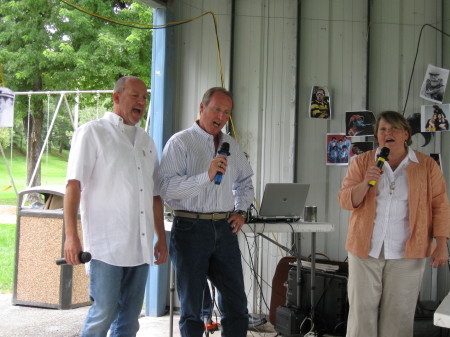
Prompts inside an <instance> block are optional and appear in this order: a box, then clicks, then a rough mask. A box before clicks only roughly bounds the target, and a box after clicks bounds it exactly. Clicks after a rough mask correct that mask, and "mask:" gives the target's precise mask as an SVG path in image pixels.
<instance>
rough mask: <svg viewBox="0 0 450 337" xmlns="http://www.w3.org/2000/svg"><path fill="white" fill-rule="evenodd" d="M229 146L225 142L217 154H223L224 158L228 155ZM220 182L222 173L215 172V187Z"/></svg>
mask: <svg viewBox="0 0 450 337" xmlns="http://www.w3.org/2000/svg"><path fill="white" fill-rule="evenodd" d="M229 151H230V144H228V143H227V142H223V143H222V146H221V147H220V149H219V152H218V154H223V155H225V156H229V155H230V152H229ZM221 181H222V173H221V172H217V173H216V176H215V177H214V183H215V184H216V185H220V183H221Z"/></svg>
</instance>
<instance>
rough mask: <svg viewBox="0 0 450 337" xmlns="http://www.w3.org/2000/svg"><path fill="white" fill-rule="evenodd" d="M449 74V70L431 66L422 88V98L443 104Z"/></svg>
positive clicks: (428, 68)
mask: <svg viewBox="0 0 450 337" xmlns="http://www.w3.org/2000/svg"><path fill="white" fill-rule="evenodd" d="M448 74H449V70H448V69H444V68H439V67H436V66H433V65H431V64H429V65H428V67H427V72H426V73H425V78H424V80H423V83H422V87H421V88H420V97H422V98H423V99H426V100H428V101H431V102H434V103H442V100H443V99H444V93H445V88H446V86H447V80H448Z"/></svg>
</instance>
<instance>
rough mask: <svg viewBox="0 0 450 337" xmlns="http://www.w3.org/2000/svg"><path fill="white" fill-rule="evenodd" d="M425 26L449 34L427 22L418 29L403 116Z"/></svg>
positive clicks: (445, 34)
mask: <svg viewBox="0 0 450 337" xmlns="http://www.w3.org/2000/svg"><path fill="white" fill-rule="evenodd" d="M427 26H428V27H430V28H433V29H435V30H437V31H438V32H440V33H441V34H442V35H444V36H447V37H450V34H448V33H446V32H444V31H443V30H440V29H439V28H436V27H435V26H433V25H430V24H428V23H426V24H424V25H423V26H422V28H421V29H420V33H419V40H418V41H417V48H416V55H415V56H414V63H413V67H412V70H411V76H410V78H409V84H408V92H407V93H406V101H405V105H404V107H403V116H404V115H405V111H406V106H407V105H408V98H409V92H410V90H411V83H412V78H413V75H414V68H415V67H416V61H417V55H418V54H419V46H420V39H421V38H422V32H423V30H424V28H425V27H427Z"/></svg>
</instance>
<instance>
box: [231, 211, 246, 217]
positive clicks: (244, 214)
mask: <svg viewBox="0 0 450 337" xmlns="http://www.w3.org/2000/svg"><path fill="white" fill-rule="evenodd" d="M234 213H239V214H240V215H242V216H243V217H244V219H247V211H242V210H236V211H234Z"/></svg>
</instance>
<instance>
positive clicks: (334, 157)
mask: <svg viewBox="0 0 450 337" xmlns="http://www.w3.org/2000/svg"><path fill="white" fill-rule="evenodd" d="M326 137H327V139H326V144H327V158H326V164H327V165H348V160H349V157H350V148H351V146H352V142H351V140H350V138H349V137H347V136H346V135H345V134H344V133H327V136H326Z"/></svg>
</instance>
